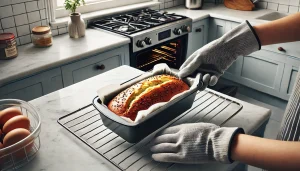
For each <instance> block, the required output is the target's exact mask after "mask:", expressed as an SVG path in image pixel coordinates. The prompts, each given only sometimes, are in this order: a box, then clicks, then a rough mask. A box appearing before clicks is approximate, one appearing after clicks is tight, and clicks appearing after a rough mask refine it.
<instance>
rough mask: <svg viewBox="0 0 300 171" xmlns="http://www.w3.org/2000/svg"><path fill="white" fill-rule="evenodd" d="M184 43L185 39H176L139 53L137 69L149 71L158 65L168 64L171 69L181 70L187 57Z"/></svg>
mask: <svg viewBox="0 0 300 171" xmlns="http://www.w3.org/2000/svg"><path fill="white" fill-rule="evenodd" d="M184 42H185V41H184V39H176V40H172V41H168V42H165V43H163V44H160V45H158V46H155V47H153V48H149V49H147V50H144V51H142V52H140V53H138V54H137V56H136V68H138V69H140V70H142V71H149V70H152V69H153V67H154V65H156V64H159V63H166V64H167V65H168V66H169V67H170V68H175V69H179V67H180V66H181V64H182V62H183V60H184V58H185V55H186V49H187V48H186V44H185V43H184Z"/></svg>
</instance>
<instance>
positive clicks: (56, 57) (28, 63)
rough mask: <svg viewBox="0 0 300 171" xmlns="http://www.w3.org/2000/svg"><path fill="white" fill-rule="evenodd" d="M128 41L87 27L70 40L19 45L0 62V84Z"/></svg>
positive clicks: (55, 38) (61, 37) (58, 37)
mask: <svg viewBox="0 0 300 171" xmlns="http://www.w3.org/2000/svg"><path fill="white" fill-rule="evenodd" d="M128 43H130V39H129V38H127V37H124V36H121V35H116V34H112V33H108V32H106V31H101V30H94V29H87V30H86V35H85V37H83V38H80V39H71V38H69V34H64V35H61V36H56V37H54V42H53V45H52V46H51V47H48V48H36V47H34V45H33V44H28V45H24V46H19V47H18V51H19V56H18V57H17V58H15V59H11V60H1V61H0V86H1V85H2V84H5V83H7V82H10V81H13V80H16V79H19V78H22V77H26V76H29V75H32V74H35V73H37V72H41V71H43V70H47V69H50V68H54V67H57V66H60V65H62V64H66V63H68V62H71V61H75V60H78V59H81V58H84V57H88V56H91V55H95V54H98V53H101V52H104V51H108V50H111V49H114V48H117V47H120V46H122V45H126V44H128Z"/></svg>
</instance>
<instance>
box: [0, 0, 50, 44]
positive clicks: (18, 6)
mask: <svg viewBox="0 0 300 171" xmlns="http://www.w3.org/2000/svg"><path fill="white" fill-rule="evenodd" d="M40 25H49V22H48V21H47V15H46V6H45V0H0V30H3V32H11V33H13V34H15V36H16V38H17V39H18V40H19V43H18V45H23V44H26V43H31V35H30V33H31V30H32V28H33V27H35V26H40Z"/></svg>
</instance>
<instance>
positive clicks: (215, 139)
mask: <svg viewBox="0 0 300 171" xmlns="http://www.w3.org/2000/svg"><path fill="white" fill-rule="evenodd" d="M239 133H241V134H244V133H245V132H244V130H243V129H242V128H237V127H232V128H229V127H224V128H219V129H216V130H215V131H213V132H211V133H210V135H209V141H208V143H209V144H210V145H209V146H211V147H212V149H211V150H210V151H211V152H213V157H214V158H215V160H216V161H218V162H221V163H227V164H230V163H232V162H233V160H232V159H231V143H232V141H233V139H234V137H235V135H237V134H239Z"/></svg>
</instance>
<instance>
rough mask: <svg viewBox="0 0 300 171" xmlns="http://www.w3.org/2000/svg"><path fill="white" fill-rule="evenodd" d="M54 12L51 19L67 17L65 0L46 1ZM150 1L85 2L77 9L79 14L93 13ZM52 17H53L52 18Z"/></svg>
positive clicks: (104, 0) (109, 0)
mask: <svg viewBox="0 0 300 171" xmlns="http://www.w3.org/2000/svg"><path fill="white" fill-rule="evenodd" d="M48 1H49V2H50V3H53V4H50V5H51V6H52V9H54V11H55V12H52V17H53V18H60V17H66V16H68V15H69V13H70V12H69V11H67V10H65V8H64V2H65V0H54V1H52V0H48ZM149 1H152V0H85V2H86V4H85V5H84V6H80V7H78V8H77V11H78V12H80V13H88V12H94V11H98V10H103V9H108V8H114V7H120V6H124V5H130V4H136V3H142V2H149ZM53 15H54V16H53Z"/></svg>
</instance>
